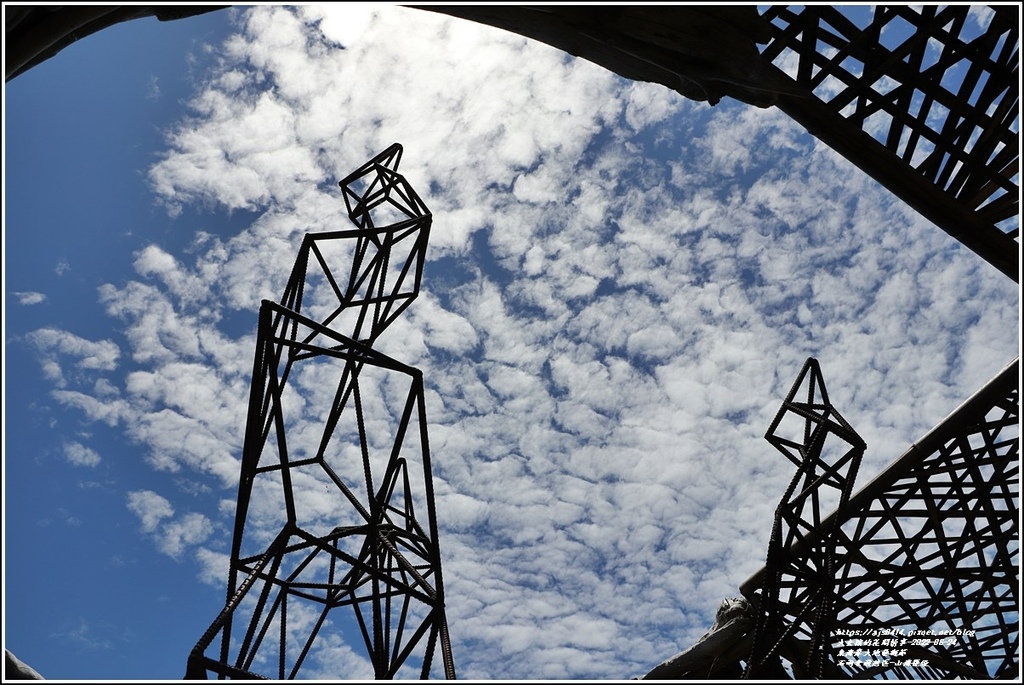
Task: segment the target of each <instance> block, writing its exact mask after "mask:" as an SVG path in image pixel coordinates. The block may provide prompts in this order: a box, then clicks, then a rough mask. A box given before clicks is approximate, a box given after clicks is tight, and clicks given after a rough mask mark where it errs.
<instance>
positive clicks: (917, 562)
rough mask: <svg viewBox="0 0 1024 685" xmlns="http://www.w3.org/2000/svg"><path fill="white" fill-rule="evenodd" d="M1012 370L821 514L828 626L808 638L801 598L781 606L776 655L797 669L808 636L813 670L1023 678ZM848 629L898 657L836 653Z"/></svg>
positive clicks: (759, 582)
mask: <svg viewBox="0 0 1024 685" xmlns="http://www.w3.org/2000/svg"><path fill="white" fill-rule="evenodd" d="M1019 373H1020V368H1019V360H1015V361H1014V362H1013V363H1012V364H1010V365H1009V366H1007V367H1006V368H1005V369H1004V370H1003V371H1002V372H1001V373H1000V374H999V375H998V376H997V377H996V378H994V379H993V380H992V381H990V382H989V383H988V384H987V385H986V386H985V387H984V388H982V389H981V390H980V391H979V392H978V393H976V394H975V395H974V397H972V398H971V399H969V400H968V401H967V402H965V403H964V404H963V405H961V406H960V407H959V408H958V409H957V410H956V411H954V412H953V413H952V414H950V416H949V417H947V418H946V420H945V421H943V422H942V423H941V424H940V425H939V426H937V427H936V428H934V429H933V430H932V431H931V432H930V433H928V434H927V435H926V436H924V437H923V438H922V439H921V440H919V441H918V442H917V443H915V444H914V445H913V446H911V447H910V449H909V450H908V451H907V452H906V453H905V454H904V455H903V456H901V457H900V458H899V459H898V460H897V461H896V462H895V463H893V465H892V466H890V467H889V468H888V469H886V470H885V471H883V472H882V473H881V474H880V475H878V476H877V477H876V478H875V479H874V480H873V481H872V482H871V483H869V484H868V485H867V486H865V487H864V488H862V489H861V490H860V491H859V492H857V494H855V495H854V496H853V497H851V498H850V501H849V503H848V504H847V505H846V506H845V507H844V508H843V510H840V511H837V512H834V513H833V514H832V515H831V516H829V517H827V518H825V519H823V520H822V521H821V525H820V530H822V531H828V530H834V531H836V533H835V570H834V575H833V576H832V577H833V578H834V583H835V586H834V593H835V595H834V596H835V599H834V608H833V610H832V615H833V625H832V627H831V628H830V629H829V631H828V632H821V631H820V630H819V632H818V633H817V634H815V632H814V631H813V630H808V629H807V628H805V627H801V623H802V621H803V619H802V612H803V611H805V609H807V607H808V604H807V603H806V602H799V601H798V602H795V603H792V604H786V605H780V607H782V611H781V612H780V613H779V615H778V616H777V618H776V619H775V620H776V621H777V624H778V628H777V629H778V630H780V632H784V631H785V630H786V629H788V627H789V626H794V625H795V626H797V629H796V630H794V631H792V634H791V635H789V636H788V637H786V638H784V640H783V644H782V645H781V646H780V650H779V653H780V654H781V655H782V656H783V657H784V658H785V659H786V660H787V661H788V662H790V664H791V665H792V668H793V672H794V674H798V673H799V672H800V663H801V661H802V660H804V659H806V657H807V654H808V650H809V648H810V647H811V646H812V645H813V644H815V643H816V642H817V643H820V644H823V645H824V646H823V648H822V652H823V653H824V654H826V655H827V656H828V657H829V663H826V664H823V670H822V676H815V675H811V677H832V678H835V677H856V678H886V679H892V678H895V679H950V678H968V679H991V678H1007V677H1014V676H1017V675H1019V671H1018V650H1019V645H1020V643H1019V615H1018V612H1019V609H1020V602H1019V599H1020V598H1019V589H1018V588H1019V559H1018V554H1019V529H1018V501H1019V496H1020V492H1019V475H1020V465H1019V458H1020V455H1019V450H1020V423H1019V411H1020V410H1019V407H1020V397H1019ZM844 510H845V512H848V513H844ZM791 549H792V550H793V551H794V552H796V553H799V551H800V549H801V548H800V544H799V542H798V543H797V544H796V545H794V546H793V547H792V548H791ZM774 573H777V569H775V568H773V567H772V563H771V560H769V563H768V564H766V566H765V567H764V568H763V569H762V570H761V571H760V572H759V573H757V574H755V575H754V576H753V577H752V578H751V579H750V580H748V581H747V582H746V583H744V584H743V586H742V587H741V591H742V592H743V594H744V596H745V597H747V598H748V599H749V600H751V601H752V602H757V601H760V600H761V598H760V590H761V588H762V587H763V586H764V584H765V578H766V576H767V577H770V576H771V575H772V574H774ZM854 635H855V636H857V637H855V638H853V639H854V640H856V639H863V638H871V639H878V640H881V641H883V646H885V647H887V648H889V647H891V648H892V649H904V650H906V654H905V655H903V656H901V657H899V658H895V657H894V658H890V659H888V660H887V661H886V663H884V664H883V663H876V662H877V661H881V659H879V658H878V657H877V656H876V657H875V658H871V657H865V656H853V657H851V656H850V655H849V654H848V653H847V654H845V655H844V653H843V648H844V647H846V646H848V645H847V643H848V642H850V641H851V636H854ZM885 641H892V644H891V645H890V644H888V643H886V642H885ZM857 662H859V663H857Z"/></svg>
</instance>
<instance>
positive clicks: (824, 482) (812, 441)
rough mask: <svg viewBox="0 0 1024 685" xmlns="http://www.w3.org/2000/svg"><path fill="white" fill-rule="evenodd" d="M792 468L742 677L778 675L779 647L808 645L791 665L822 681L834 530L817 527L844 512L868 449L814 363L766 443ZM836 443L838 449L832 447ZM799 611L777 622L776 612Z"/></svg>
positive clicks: (829, 616) (826, 654)
mask: <svg viewBox="0 0 1024 685" xmlns="http://www.w3.org/2000/svg"><path fill="white" fill-rule="evenodd" d="M765 439H766V440H768V442H770V443H771V444H772V445H773V446H775V448H776V449H778V450H779V451H780V452H782V454H784V455H785V456H786V458H787V459H789V460H790V461H792V462H793V463H794V464H796V466H797V472H796V475H795V476H793V480H792V481H791V482H790V484H789V488H788V489H787V490H786V494H785V495H784V496H783V498H782V501H781V502H780V503H779V506H778V508H777V509H776V510H775V521H774V525H773V526H772V535H771V540H770V541H769V543H768V560H767V562H766V564H765V575H764V586H763V588H762V591H761V607H760V612H759V615H758V620H757V627H756V630H755V633H754V642H753V649H752V650H751V654H750V659H749V661H748V664H747V670H746V673H745V676H747V677H755V678H762V677H766V676H771V675H775V674H778V672H779V671H780V670H781V664H778V655H779V650H780V649H781V648H782V646H783V644H784V643H783V639H784V638H788V637H790V636H792V635H794V634H796V633H804V634H806V637H807V642H806V651H805V653H804V654H802V655H800V657H797V658H795V659H793V657H792V656H791V655H790V658H791V659H792V660H793V661H794V662H795V664H797V666H796V670H797V671H798V672H799V671H803V672H802V673H798V675H799V676H800V677H804V678H806V677H810V678H820V677H822V669H823V665H824V664H825V663H826V662H827V661H828V659H829V657H830V656H831V652H832V645H831V636H830V629H831V624H832V612H833V603H834V599H835V587H834V586H835V567H836V559H835V551H836V544H835V532H836V531H835V529H834V527H833V526H827V525H823V521H822V519H823V518H824V516H823V515H824V514H826V513H827V512H828V511H829V510H830V509H831V508H835V509H836V510H837V511H839V512H840V514H841V513H842V512H843V509H844V508H845V506H846V504H847V502H848V501H849V499H850V493H851V491H852V490H853V481H854V479H855V478H856V476H857V469H858V468H859V467H860V461H861V458H862V457H863V456H864V450H865V448H866V445H865V443H864V440H863V439H861V437H860V436H859V435H857V432H856V431H854V430H853V428H852V427H851V426H850V424H849V423H847V422H846V420H845V419H844V418H843V417H842V415H841V414H840V413H839V412H838V411H836V409H835V407H833V406H832V404H831V402H829V399H828V391H827V390H826V389H825V381H824V379H823V378H822V376H821V368H820V367H819V365H818V361H817V360H816V359H813V358H811V359H808V360H807V361H806V362H805V363H804V366H803V369H802V370H801V371H800V375H799V376H797V380H796V383H794V384H793V388H792V390H790V392H789V395H788V396H787V397H786V400H785V401H784V402H783V403H782V407H781V408H780V409H779V413H778V414H777V415H776V416H775V420H774V421H772V423H771V426H770V427H769V428H768V432H767V434H766V435H765ZM837 443H838V446H837ZM784 606H789V607H794V606H795V607H800V609H799V611H798V613H797V615H796V616H795V617H793V618H792V619H790V620H788V621H786V622H783V621H782V620H781V618H782V615H783V614H784V611H783V609H782V607H784Z"/></svg>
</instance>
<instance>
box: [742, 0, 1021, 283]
mask: <svg viewBox="0 0 1024 685" xmlns="http://www.w3.org/2000/svg"><path fill="white" fill-rule="evenodd" d="M858 12H859V13H861V14H862V15H863V17H864V18H863V19H862V20H856V17H857V15H858ZM1019 12H1020V7H1019V6H1017V5H1012V6H1010V5H1006V6H993V7H991V8H988V7H983V6H970V5H952V6H946V7H941V6H935V5H923V6H915V7H911V6H900V5H893V6H874V7H861V8H850V7H842V6H841V7H833V6H829V5H807V6H792V7H791V6H785V5H772V6H769V7H768V8H767V9H766V10H765V11H764V13H763V14H762V16H763V17H764V18H766V19H769V20H770V21H771V22H772V25H773V29H774V37H773V38H772V40H771V42H770V43H769V44H768V45H767V46H766V47H765V48H764V50H763V51H762V57H763V58H765V59H767V60H769V61H771V62H772V63H773V64H774V65H775V66H776V67H778V68H779V69H780V70H781V71H784V72H785V73H786V74H788V75H789V76H790V77H791V78H792V79H793V80H795V82H796V84H797V85H799V86H800V87H801V88H803V89H804V90H806V92H807V93H808V95H809V96H810V95H813V97H800V96H793V95H790V94H783V95H781V96H780V98H779V101H778V107H779V108H780V109H782V110H783V111H785V112H786V113H787V114H788V115H790V116H791V117H793V118H794V119H796V120H797V121H799V122H800V123H801V124H803V125H804V126H806V127H807V128H808V130H809V131H810V132H811V133H813V134H814V135H815V136H817V137H818V138H820V139H822V140H823V141H824V142H826V143H827V144H829V145H830V146H831V147H833V148H834V149H836V150H837V151H838V152H840V153H841V154H843V155H844V156H845V157H846V158H847V159H849V160H850V161H852V162H853V163H854V164H856V165H858V166H859V167H861V168H862V169H864V170H865V171H866V172H867V173H868V174H870V175H871V176H872V177H873V178H875V179H876V180H878V181H879V182H881V183H882V184H883V185H885V186H886V187H888V188H889V189H890V190H891V191H893V192H894V193H895V194H896V195H898V196H899V197H900V198H902V199H903V200H904V201H906V202H907V203H908V204H910V205H911V206H912V207H914V209H916V210H917V211H918V212H920V213H921V214H922V215H924V216H925V217H927V218H928V219H929V220H931V221H932V222H934V223H935V224H936V225H937V226H939V227H940V228H942V229H943V230H945V231H946V232H948V233H949V234H950V235H952V236H954V237H955V238H957V239H958V240H960V241H961V242H963V243H964V244H965V245H967V246H968V247H970V248H971V249H972V250H974V251H975V252H977V253H978V254H979V255H981V256H982V257H983V258H984V259H986V260H987V261H988V262H990V263H991V264H993V265H994V266H995V267H996V268H998V269H1000V270H1001V271H1002V272H1003V273H1005V274H1006V275H1008V276H1010V277H1011V278H1013V279H1014V280H1017V279H1018V270H1019V265H1020V260H1019V256H1018V244H1017V242H1016V241H1017V240H1018V239H1019V227H1020V226H1019V220H1018V213H1019V178H1018V158H1019V156H1020V143H1019V138H1018V126H1019V121H1018V116H1019V98H1020V85H1019V83H1020V82H1019V54H1018V41H1019V28H1018V24H1019V16H1020V15H1019ZM980 23H983V24H984V25H980Z"/></svg>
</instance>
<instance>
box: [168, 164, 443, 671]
mask: <svg viewBox="0 0 1024 685" xmlns="http://www.w3.org/2000/svg"><path fill="white" fill-rule="evenodd" d="M401 153H402V148H401V146H399V145H398V144H395V145H392V146H391V147H389V148H388V149H387V150H385V151H384V152H382V153H381V154H379V155H377V156H376V157H374V158H373V159H371V160H370V161H369V162H368V163H367V164H365V165H364V166H363V167H361V168H360V169H358V170H356V171H355V172H353V173H352V174H351V175H349V176H348V177H346V178H345V179H344V180H342V181H341V183H340V185H341V187H342V190H343V193H344V197H345V201H346V205H347V207H348V215H349V218H350V219H351V220H352V222H353V223H354V224H355V225H356V226H357V228H356V229H353V230H344V231H337V232H328V233H318V234H308V235H306V237H305V239H304V241H303V243H302V247H301V249H300V252H299V256H298V258H297V259H296V262H295V266H294V268H293V270H292V273H291V277H290V279H289V281H288V284H287V287H286V289H285V292H284V296H283V297H282V299H281V302H280V303H274V302H270V301H266V300H265V301H264V302H263V305H262V307H261V309H260V319H259V330H258V336H257V342H256V354H255V360H254V363H253V375H252V386H251V391H250V396H249V410H248V418H247V423H246V433H245V441H244V446H243V453H242V466H241V479H240V482H239V490H238V505H237V512H236V519H235V531H234V539H233V543H232V550H231V562H230V575H229V578H228V589H227V602H226V605H225V607H224V609H223V611H222V612H221V613H220V615H219V616H217V618H216V619H215V620H214V622H213V624H212V625H211V626H210V628H209V629H208V630H207V631H206V633H205V634H204V635H203V636H202V638H201V639H200V640H199V642H198V644H197V645H196V646H195V648H194V649H193V650H192V653H191V654H190V656H189V660H188V667H187V672H186V677H188V678H206V677H207V676H208V675H210V674H216V675H217V677H219V678H226V677H230V678H254V677H261V676H264V675H269V676H270V677H272V678H274V679H291V678H295V677H296V676H298V675H299V674H300V671H301V669H302V667H303V665H304V664H305V663H306V662H307V659H308V658H309V657H310V655H311V654H316V653H317V650H322V649H327V650H331V649H337V647H338V644H339V643H340V642H345V643H349V642H358V641H360V640H361V641H362V643H363V644H364V645H365V648H366V654H367V656H368V658H369V660H370V662H371V663H372V666H373V671H374V675H375V677H376V678H395V677H402V678H407V677H415V676H419V677H421V678H428V677H446V678H454V677H455V667H454V660H453V658H452V652H451V642H450V639H449V636H448V626H447V619H446V617H445V610H444V587H443V582H442V575H441V559H440V553H439V549H438V543H437V521H436V515H435V511H434V496H433V486H432V481H431V467H430V450H429V443H428V436H427V420H426V412H425V408H424V395H423V378H422V374H421V373H420V372H419V371H418V370H416V369H414V368H412V367H410V366H407V365H405V364H402V363H401V362H398V361H397V360H394V359H392V358H390V357H388V356H386V355H384V354H382V353H381V352H379V351H377V350H375V349H374V348H373V343H374V342H375V341H376V340H377V338H378V336H380V334H381V333H382V332H383V331H384V330H385V329H386V328H387V326H388V325H389V324H391V323H392V322H393V321H394V320H395V318H396V317H397V316H398V315H399V314H401V312H402V311H403V310H404V309H405V308H406V307H408V305H409V304H410V303H411V302H412V300H413V299H414V298H415V297H416V295H417V294H418V292H419V283H420V277H421V275H422V270H423V260H424V253H425V250H426V245H427V239H428V237H429V232H430V224H431V214H430V212H429V211H428V210H427V208H426V206H425V205H424V204H423V202H422V200H420V198H419V197H418V195H417V194H416V192H415V191H414V190H413V189H412V187H411V186H409V184H408V183H407V182H406V181H405V179H404V178H403V177H402V176H401V174H399V173H398V171H397V168H398V164H399V161H400V159H401ZM275 517H276V520H275ZM268 521H273V522H272V523H268ZM332 610H337V611H332ZM218 636H220V638H221V639H220V645H219V650H216V655H214V656H210V655H208V654H207V650H208V649H209V648H210V647H211V645H213V643H214V641H215V640H216V638H217V637H218ZM214 649H216V648H214ZM437 651H439V652H440V665H439V666H438V665H437V664H436V662H435V660H434V655H435V652H437ZM320 676H321V677H340V678H345V677H351V676H350V675H349V674H346V673H327V674H323V673H321V674H320Z"/></svg>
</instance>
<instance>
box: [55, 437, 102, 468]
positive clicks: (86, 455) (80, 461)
mask: <svg viewBox="0 0 1024 685" xmlns="http://www.w3.org/2000/svg"><path fill="white" fill-rule="evenodd" d="M64 456H65V457H66V458H67V460H68V461H69V462H70V463H72V464H74V465H75V466H97V465H98V464H99V463H100V461H101V459H100V455H99V454H97V453H96V450H93V449H91V448H89V447H86V446H85V445H83V444H82V443H80V442H66V443H64Z"/></svg>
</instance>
